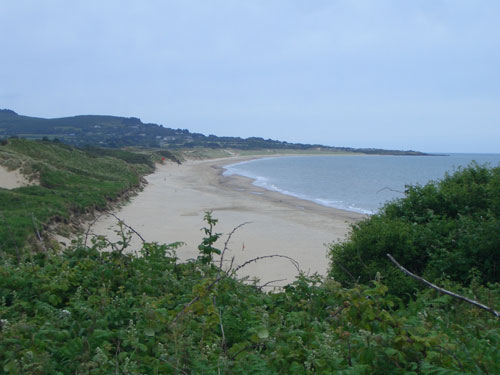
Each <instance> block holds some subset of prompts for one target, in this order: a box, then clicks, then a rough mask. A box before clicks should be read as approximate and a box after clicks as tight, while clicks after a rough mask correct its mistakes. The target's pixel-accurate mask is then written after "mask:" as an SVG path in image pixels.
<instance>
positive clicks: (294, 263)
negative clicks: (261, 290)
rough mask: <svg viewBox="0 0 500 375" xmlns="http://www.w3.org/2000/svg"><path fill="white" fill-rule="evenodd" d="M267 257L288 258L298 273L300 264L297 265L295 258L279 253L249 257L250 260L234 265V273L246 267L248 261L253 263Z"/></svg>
mask: <svg viewBox="0 0 500 375" xmlns="http://www.w3.org/2000/svg"><path fill="white" fill-rule="evenodd" d="M267 258H285V259H288V260H289V261H290V262H291V263H292V264H293V266H294V267H295V269H296V270H297V272H299V273H300V265H299V262H297V261H296V260H295V259H293V258H291V257H289V256H286V255H279V254H273V255H264V256H261V257H257V258H253V259H250V260H247V261H246V262H245V263H243V264H241V265H239V266H238V267H236V268H235V269H234V273H236V272H238V271H239V270H241V269H242V268H243V267H246V266H248V265H249V264H250V263H254V262H257V261H259V260H261V259H267Z"/></svg>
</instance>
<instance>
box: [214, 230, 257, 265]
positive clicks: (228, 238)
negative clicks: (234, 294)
mask: <svg viewBox="0 0 500 375" xmlns="http://www.w3.org/2000/svg"><path fill="white" fill-rule="evenodd" d="M250 223H251V221H246V222H244V223H241V224H240V225H238V226H236V227H234V228H233V230H232V231H231V233H229V234H228V236H227V239H226V242H224V249H223V250H222V253H221V255H220V262H219V269H222V262H223V261H224V254H225V253H226V250H227V247H228V245H229V241H231V237H232V236H233V234H234V233H235V232H236V231H237V230H238V229H240V228H241V227H242V226H244V225H247V224H250Z"/></svg>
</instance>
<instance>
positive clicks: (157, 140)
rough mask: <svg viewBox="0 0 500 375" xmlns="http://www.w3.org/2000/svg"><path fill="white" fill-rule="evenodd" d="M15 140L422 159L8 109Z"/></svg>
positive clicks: (5, 117)
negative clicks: (49, 116) (25, 113)
mask: <svg viewBox="0 0 500 375" xmlns="http://www.w3.org/2000/svg"><path fill="white" fill-rule="evenodd" d="M9 136H18V137H23V138H27V139H42V138H44V137H45V138H46V139H50V140H53V139H55V138H57V139H58V140H60V141H62V142H64V143H67V144H70V145H73V146H78V147H82V146H86V145H94V146H102V147H125V146H140V147H162V148H170V149H172V148H193V147H206V148H212V149H221V148H232V149H236V150H261V149H272V150H284V149H286V150H322V151H328V152H356V153H365V154H390V155H423V153H420V152H416V151H398V150H381V149H356V148H350V147H328V146H322V145H310V144H300V143H288V142H281V141H277V140H271V139H263V138H259V137H251V138H239V137H218V136H215V135H208V136H206V135H203V134H199V133H191V132H189V131H188V130H187V129H171V128H166V127H163V126H161V125H158V124H144V123H143V122H142V121H141V120H140V119H138V118H135V117H129V118H127V117H116V116H90V115H89V116H74V117H64V118H55V119H43V118H36V117H28V116H21V115H18V114H17V113H16V112H14V111H12V110H8V109H4V110H0V138H1V137H9Z"/></svg>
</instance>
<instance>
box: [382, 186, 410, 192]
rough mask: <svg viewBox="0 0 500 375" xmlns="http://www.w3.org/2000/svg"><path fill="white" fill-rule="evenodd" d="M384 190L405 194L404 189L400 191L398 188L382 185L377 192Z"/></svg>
mask: <svg viewBox="0 0 500 375" xmlns="http://www.w3.org/2000/svg"><path fill="white" fill-rule="evenodd" d="M384 190H389V191H393V192H395V193H400V194H405V192H404V191H400V190H395V189H391V188H390V187H388V186H386V187H383V188H382V189H380V190H377V194H378V193H380V192H381V191H384Z"/></svg>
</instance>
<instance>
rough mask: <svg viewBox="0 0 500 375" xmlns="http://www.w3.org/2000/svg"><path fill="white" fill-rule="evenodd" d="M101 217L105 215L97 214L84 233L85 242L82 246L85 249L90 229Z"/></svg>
mask: <svg viewBox="0 0 500 375" xmlns="http://www.w3.org/2000/svg"><path fill="white" fill-rule="evenodd" d="M106 214H107V213H106ZM103 215H105V214H99V215H97V217H96V218H95V219H94V220H93V221H92V222H91V223H90V224H89V225H88V227H87V231H86V232H85V242H84V246H85V247H87V240H88V238H89V234H90V229H91V228H92V227H93V226H94V224H95V223H96V222H97V220H99V219H100V218H101V217H102V216H103Z"/></svg>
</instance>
